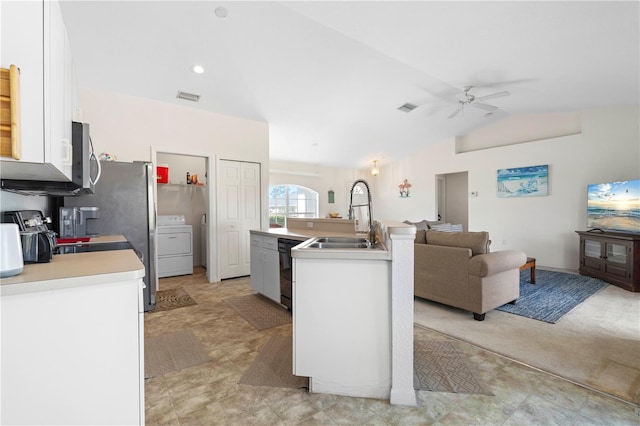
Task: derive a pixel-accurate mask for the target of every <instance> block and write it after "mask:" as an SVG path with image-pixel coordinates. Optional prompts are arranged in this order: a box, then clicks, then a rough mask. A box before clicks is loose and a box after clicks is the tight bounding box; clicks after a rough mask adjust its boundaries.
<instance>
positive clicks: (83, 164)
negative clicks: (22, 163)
mask: <svg viewBox="0 0 640 426" xmlns="http://www.w3.org/2000/svg"><path fill="white" fill-rule="evenodd" d="M71 149H72V161H73V163H72V168H71V181H64V182H53V181H42V180H24V179H2V180H0V187H1V188H2V190H4V191H9V192H15V193H18V194H22V195H41V196H42V195H51V196H58V197H66V196H73V197H77V196H80V195H86V194H93V192H94V186H95V185H96V184H97V183H98V180H99V179H100V174H101V164H100V161H99V160H98V158H97V157H96V155H95V153H94V152H93V146H92V144H91V136H90V134H89V125H88V124H87V123H78V122H72V124H71ZM92 172H93V176H92Z"/></svg>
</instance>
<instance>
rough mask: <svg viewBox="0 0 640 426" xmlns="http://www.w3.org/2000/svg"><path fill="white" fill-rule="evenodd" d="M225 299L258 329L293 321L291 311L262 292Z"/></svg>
mask: <svg viewBox="0 0 640 426" xmlns="http://www.w3.org/2000/svg"><path fill="white" fill-rule="evenodd" d="M224 301H225V303H226V304H228V305H229V306H230V307H231V308H232V309H233V310H235V311H236V312H237V313H238V314H240V316H241V317H242V318H244V319H245V320H246V321H247V322H248V323H249V324H251V325H252V326H254V327H255V328H256V329H257V330H265V329H267V328H271V327H278V326H280V325H283V324H288V323H290V322H291V313H290V312H289V311H287V310H286V309H284V308H283V307H281V306H278V305H276V304H275V303H274V302H273V301H271V300H269V299H267V298H266V297H264V296H262V295H260V294H249V295H246V296H238V297H230V298H228V299H224Z"/></svg>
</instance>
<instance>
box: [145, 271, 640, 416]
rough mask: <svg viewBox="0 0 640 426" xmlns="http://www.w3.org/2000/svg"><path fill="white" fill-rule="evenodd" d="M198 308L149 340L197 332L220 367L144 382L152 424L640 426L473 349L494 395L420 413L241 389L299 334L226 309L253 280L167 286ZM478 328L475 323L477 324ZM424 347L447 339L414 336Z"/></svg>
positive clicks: (159, 317)
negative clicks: (258, 360) (259, 362)
mask: <svg viewBox="0 0 640 426" xmlns="http://www.w3.org/2000/svg"><path fill="white" fill-rule="evenodd" d="M176 287H183V288H184V289H185V290H186V291H187V292H188V293H189V294H190V295H191V297H192V298H193V299H194V300H195V301H196V302H197V303H198V304H197V305H196V306H189V307H184V308H178V309H174V310H171V311H165V312H157V313H147V314H145V336H147V337H151V336H158V335H161V334H165V333H169V332H173V331H177V330H183V329H191V330H193V332H194V333H195V334H196V336H197V337H198V338H199V339H200V342H201V343H202V345H203V346H204V347H205V348H206V349H207V350H208V352H209V356H210V358H211V361H209V362H207V363H204V364H200V365H198V366H195V367H191V368H187V369H184V370H181V371H178V372H174V373H169V374H167V375H165V376H160V377H154V378H152V379H148V380H146V381H145V392H146V395H145V413H146V424H147V425H298V424H301V425H314V424H319V425H333V424H349V425H365V424H366V425H414V424H415V425H636V426H637V425H640V409H639V408H638V407H636V406H634V405H631V404H627V403H624V402H621V401H619V400H616V399H614V398H609V397H607V396H605V395H603V394H600V393H597V392H594V391H590V390H588V389H585V388H582V387H580V386H577V385H574V384H572V383H569V382H567V381H564V380H562V379H558V378H556V377H554V376H551V375H548V374H546V373H542V372H539V371H537V370H534V369H531V368H529V367H526V366H523V365H521V364H518V363H516V362H513V361H510V360H508V359H505V358H503V357H500V356H498V355H495V354H492V353H490V352H488V351H485V350H483V349H480V348H477V347H475V346H472V345H468V344H466V343H459V347H460V348H461V349H462V350H463V351H464V352H465V353H466V354H467V355H468V357H469V358H470V359H471V360H472V362H474V363H475V365H476V368H477V369H478V370H479V371H480V373H481V375H482V378H483V379H484V380H485V382H486V383H487V384H488V385H489V387H490V388H491V389H492V391H493V393H494V396H483V395H466V394H455V393H442V392H427V391H420V392H418V402H419V403H418V407H401V406H392V405H390V404H389V402H388V401H384V400H375V399H366V398H349V397H341V396H334V395H323V394H310V393H308V392H307V391H303V390H292V389H279V388H271V387H254V386H247V385H239V384H238V381H239V379H240V377H242V374H243V373H244V371H245V370H246V368H247V367H248V366H249V365H251V363H252V362H253V360H254V358H255V356H256V355H257V354H258V352H259V351H260V349H261V347H262V346H263V345H264V344H265V343H266V341H267V340H268V339H269V337H270V336H272V335H274V334H281V335H290V334H291V325H284V326H281V327H276V328H272V329H268V330H263V331H256V330H255V329H254V328H253V327H252V326H251V325H249V324H248V323H247V322H246V321H245V320H244V319H242V318H241V317H240V316H239V315H238V314H236V313H235V312H234V311H233V310H232V309H230V308H229V307H228V306H227V305H226V303H224V302H223V300H224V299H225V298H228V297H232V296H238V295H243V294H248V293H251V292H252V290H251V288H250V286H249V279H248V278H239V279H233V280H225V281H223V282H221V283H215V284H209V283H207V282H206V278H205V277H204V270H203V269H202V268H196V269H195V273H194V274H193V275H189V276H183V277H172V278H164V279H161V280H160V288H161V289H169V288H176ZM470 321H471V319H470ZM415 336H416V338H426V339H448V338H447V337H446V336H444V335H441V334H439V333H436V332H433V331H430V330H426V329H423V328H418V327H416V328H415Z"/></svg>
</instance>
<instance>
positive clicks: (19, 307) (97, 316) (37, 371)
mask: <svg viewBox="0 0 640 426" xmlns="http://www.w3.org/2000/svg"><path fill="white" fill-rule="evenodd" d="M105 253H106V252H105ZM82 254H84V253H82ZM61 256H62V255H61ZM64 256H76V255H72V254H69V255H64ZM54 262H55V260H54ZM114 275H115V274H114ZM94 279H95V278H94V277H88V278H87V279H86V280H85V281H86V282H87V285H84V286H83V285H80V286H76V287H72V288H60V289H54V287H55V285H51V286H50V287H52V289H49V290H43V291H32V292H27V293H23V294H14V295H3V296H2V415H1V423H2V424H47V425H63V424H64V425H89V424H113V425H115V424H118V425H125V424H126V425H132V424H144V380H143V371H144V354H143V351H144V325H143V324H144V318H143V309H142V308H143V303H142V302H141V301H142V300H143V296H142V286H143V285H144V284H143V281H142V279H141V278H140V279H124V280H117V279H116V281H114V282H111V283H103V284H97V285H91V284H90V283H91V281H92V280H94Z"/></svg>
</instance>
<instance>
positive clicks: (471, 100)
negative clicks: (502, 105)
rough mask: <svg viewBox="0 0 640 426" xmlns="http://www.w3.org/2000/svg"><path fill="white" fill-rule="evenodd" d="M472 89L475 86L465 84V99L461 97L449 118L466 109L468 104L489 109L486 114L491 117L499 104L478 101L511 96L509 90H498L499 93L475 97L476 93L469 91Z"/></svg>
mask: <svg viewBox="0 0 640 426" xmlns="http://www.w3.org/2000/svg"><path fill="white" fill-rule="evenodd" d="M471 89H473V86H465V88H464V93H463V95H464V99H459V100H458V104H459V106H458V109H456V110H455V111H453V112H452V113H451V115H449V117H447V118H453V117H455V116H456V115H458V114H459V113H460V112H461V111H463V110H464V108H465V107H466V106H467V105H470V106H472V107H475V108H479V109H483V110H485V111H488V112H487V114H485V117H490V116H491V115H492V114H493V112H494V111H495V110H497V109H498V107H497V106H495V105H489V104H485V103H482V102H478V101H485V100H487V99H496V98H502V97H504V96H509V94H510V93H509V92H507V91H506V90H505V91H503V92H497V93H492V94H490V95H485V96H480V97H475V96H474V95H472V94H471V93H469V92H470V91H471Z"/></svg>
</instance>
